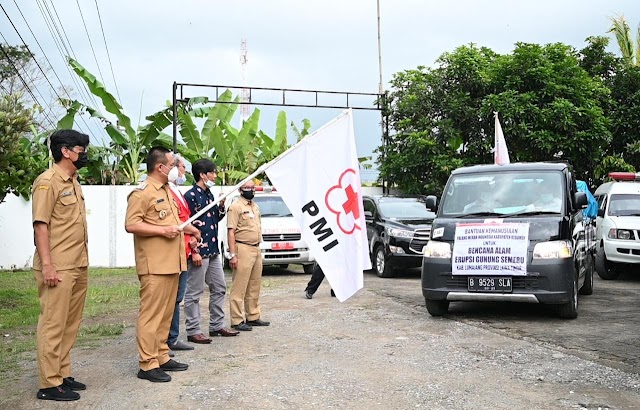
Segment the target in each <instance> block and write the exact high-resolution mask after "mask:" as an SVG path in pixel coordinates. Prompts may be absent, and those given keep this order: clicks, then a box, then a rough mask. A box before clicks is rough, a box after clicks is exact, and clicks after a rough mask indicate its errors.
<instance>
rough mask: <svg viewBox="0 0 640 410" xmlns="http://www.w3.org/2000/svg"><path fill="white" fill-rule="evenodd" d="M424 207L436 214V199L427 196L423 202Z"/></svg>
mask: <svg viewBox="0 0 640 410" xmlns="http://www.w3.org/2000/svg"><path fill="white" fill-rule="evenodd" d="M424 205H425V206H426V207H427V209H428V210H430V211H431V212H436V211H437V210H438V197H437V196H435V195H429V196H427V199H426V200H425V202H424Z"/></svg>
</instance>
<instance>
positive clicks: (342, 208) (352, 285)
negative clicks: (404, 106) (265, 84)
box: [266, 109, 371, 302]
mask: <svg viewBox="0 0 640 410" xmlns="http://www.w3.org/2000/svg"><path fill="white" fill-rule="evenodd" d="M273 162H274V163H273V164H272V165H269V166H268V168H267V169H266V173H267V175H268V176H269V180H270V181H271V183H272V184H273V186H274V187H275V188H276V189H277V190H278V192H280V194H281V195H282V198H283V199H284V201H285V203H286V204H287V206H288V207H289V209H290V210H291V213H292V214H293V216H294V217H295V218H296V220H297V222H298V224H299V225H300V229H301V231H302V237H303V238H304V240H305V241H306V243H307V244H308V245H309V249H310V250H311V252H313V256H314V257H315V259H316V261H317V262H318V264H319V265H320V267H321V268H322V270H323V271H324V274H325V276H326V278H327V279H328V280H329V284H330V285H331V287H332V288H333V290H334V292H335V294H336V297H337V298H338V300H340V301H341V302H343V301H345V300H346V299H348V298H349V297H351V296H352V295H353V294H355V293H356V292H357V291H358V290H360V289H361V288H362V286H363V270H367V269H371V260H370V259H369V250H368V244H367V227H366V225H365V219H364V210H363V207H362V189H361V184H360V168H359V164H358V156H357V153H356V143H355V137H354V134H353V114H352V111H351V110H350V109H349V110H346V111H344V112H343V113H342V114H340V115H339V116H338V117H337V118H335V119H334V120H332V121H330V122H329V123H327V124H326V125H324V126H323V127H322V128H320V129H319V130H317V131H316V132H314V133H313V134H311V135H309V136H308V137H306V138H304V139H303V140H302V141H300V142H299V143H298V144H296V145H295V146H294V147H292V148H291V149H290V151H289V152H286V153H285V154H283V155H282V156H281V157H279V158H278V159H276V160H274V161H273Z"/></svg>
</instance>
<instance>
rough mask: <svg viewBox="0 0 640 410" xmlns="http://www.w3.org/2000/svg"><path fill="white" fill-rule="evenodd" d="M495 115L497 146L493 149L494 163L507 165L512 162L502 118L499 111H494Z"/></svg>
mask: <svg viewBox="0 0 640 410" xmlns="http://www.w3.org/2000/svg"><path fill="white" fill-rule="evenodd" d="M493 115H495V117H496V133H495V142H494V143H495V147H494V150H493V159H494V164H496V165H505V164H508V163H509V162H510V161H509V151H507V142H506V141H505V140H504V134H503V132H502V126H501V125H500V120H499V119H498V113H497V112H494V113H493Z"/></svg>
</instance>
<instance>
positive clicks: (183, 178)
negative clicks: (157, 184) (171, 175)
mask: <svg viewBox="0 0 640 410" xmlns="http://www.w3.org/2000/svg"><path fill="white" fill-rule="evenodd" d="M186 182H187V176H186V175H183V176H181V177H178V178H176V185H184V184H185V183H186Z"/></svg>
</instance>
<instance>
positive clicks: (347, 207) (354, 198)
mask: <svg viewBox="0 0 640 410" xmlns="http://www.w3.org/2000/svg"><path fill="white" fill-rule="evenodd" d="M344 193H345V194H347V201H346V202H345V203H344V204H342V209H344V212H345V213H346V214H348V213H352V214H353V217H354V218H355V219H358V218H360V207H359V206H358V194H357V193H356V192H355V191H354V190H353V187H352V186H351V185H348V186H347V187H346V188H345V189H344Z"/></svg>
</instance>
